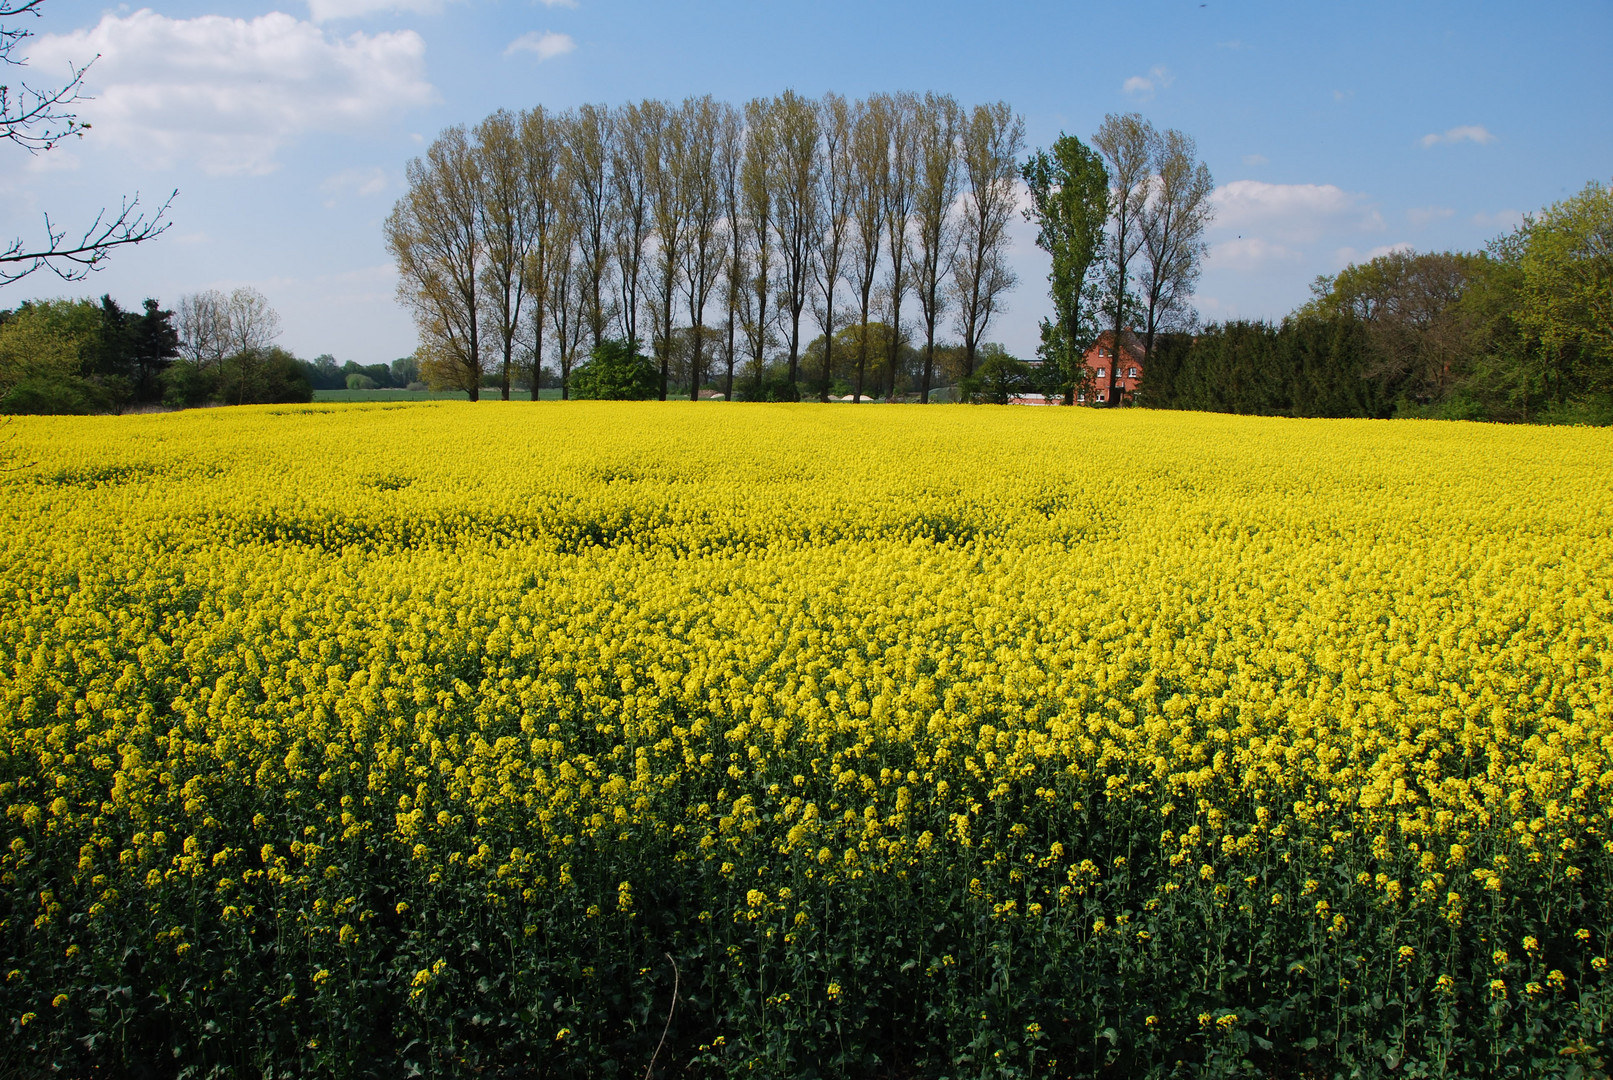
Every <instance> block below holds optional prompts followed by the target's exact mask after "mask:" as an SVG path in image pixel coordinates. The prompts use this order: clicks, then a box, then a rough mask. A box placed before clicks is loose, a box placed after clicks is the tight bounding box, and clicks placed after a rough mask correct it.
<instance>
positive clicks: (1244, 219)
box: [1215, 180, 1384, 244]
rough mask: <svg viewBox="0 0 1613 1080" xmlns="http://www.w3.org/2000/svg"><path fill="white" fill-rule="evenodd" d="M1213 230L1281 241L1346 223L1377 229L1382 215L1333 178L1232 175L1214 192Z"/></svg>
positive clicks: (1290, 241)
mask: <svg viewBox="0 0 1613 1080" xmlns="http://www.w3.org/2000/svg"><path fill="white" fill-rule="evenodd" d="M1215 208H1216V220H1215V224H1216V227H1217V229H1218V231H1222V232H1227V231H1235V232H1237V233H1239V234H1242V235H1243V236H1250V235H1256V236H1264V237H1269V238H1271V239H1273V240H1276V241H1281V242H1282V243H1285V244H1302V243H1307V242H1310V241H1314V240H1316V239H1317V238H1319V237H1320V236H1322V235H1323V234H1324V233H1327V232H1332V231H1337V230H1340V229H1348V230H1355V231H1369V232H1370V231H1377V230H1381V229H1382V228H1383V227H1384V226H1383V217H1382V215H1381V214H1379V213H1378V211H1377V210H1376V209H1374V208H1373V207H1372V206H1370V205H1368V203H1367V197H1366V196H1365V195H1361V194H1358V193H1353V192H1348V191H1345V190H1344V189H1343V188H1340V187H1337V186H1336V185H1333V184H1267V183H1263V182H1261V181H1259V180H1234V181H1233V182H1232V183H1230V184H1224V185H1222V186H1221V187H1219V188H1217V189H1216V192H1215Z"/></svg>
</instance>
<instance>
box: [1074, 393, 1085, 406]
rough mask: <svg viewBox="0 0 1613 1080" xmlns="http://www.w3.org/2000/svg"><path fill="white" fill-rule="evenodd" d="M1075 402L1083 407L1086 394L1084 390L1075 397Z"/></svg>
mask: <svg viewBox="0 0 1613 1080" xmlns="http://www.w3.org/2000/svg"><path fill="white" fill-rule="evenodd" d="M1075 400H1076V401H1077V402H1078V403H1079V404H1082V405H1085V404H1086V403H1087V392H1086V391H1085V390H1083V391H1081V392H1080V393H1079V394H1077V395H1075Z"/></svg>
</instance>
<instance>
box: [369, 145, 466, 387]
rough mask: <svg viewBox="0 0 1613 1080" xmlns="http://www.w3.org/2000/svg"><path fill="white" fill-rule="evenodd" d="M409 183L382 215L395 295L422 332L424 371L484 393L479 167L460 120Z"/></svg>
mask: <svg viewBox="0 0 1613 1080" xmlns="http://www.w3.org/2000/svg"><path fill="white" fill-rule="evenodd" d="M408 179H409V190H408V192H407V193H406V194H405V195H404V196H403V198H401V199H399V200H398V203H397V205H396V206H394V207H393V208H392V213H391V215H390V216H389V217H388V218H387V221H386V243H387V248H388V249H389V250H390V251H391V252H392V257H393V258H394V259H395V260H396V262H397V265H398V297H399V299H400V300H401V301H402V302H403V303H404V305H405V306H407V307H408V308H409V309H410V310H411V311H412V312H413V313H414V318H415V325H416V327H417V328H418V330H419V332H420V341H421V352H422V355H421V364H420V366H421V371H422V373H423V374H424V375H425V376H426V380H427V381H428V382H430V383H433V384H434V385H437V386H442V387H452V388H455V389H459V390H463V391H465V393H466V395H467V396H468V397H469V398H470V400H472V401H475V400H476V399H477V398H478V397H479V396H480V395H481V385H482V371H483V365H484V357H483V343H482V335H481V302H480V301H481V291H480V290H481V271H482V266H483V263H484V262H485V259H486V251H485V241H484V238H483V234H482V229H481V225H480V218H481V206H482V190H481V188H482V173H481V168H480V165H479V163H478V162H477V160H476V154H475V151H474V149H473V148H472V145H471V141H470V137H469V135H468V133H467V132H466V130H465V128H464V127H463V126H454V127H450V128H448V129H446V130H445V131H443V133H442V134H441V135H439V136H437V138H436V139H435V140H434V141H433V142H432V144H431V146H430V147H429V148H428V149H427V150H426V153H425V156H424V157H419V158H415V159H414V160H413V161H411V162H410V163H409V167H408Z"/></svg>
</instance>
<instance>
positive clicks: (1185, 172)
mask: <svg viewBox="0 0 1613 1080" xmlns="http://www.w3.org/2000/svg"><path fill="white" fill-rule="evenodd" d="M1153 170H1154V179H1153V182H1152V185H1151V190H1150V192H1149V195H1148V200H1147V202H1146V203H1144V205H1143V211H1142V215H1141V217H1140V218H1139V219H1138V227H1139V228H1140V230H1141V231H1142V256H1143V269H1142V280H1141V282H1140V284H1141V298H1140V299H1141V304H1140V306H1141V308H1142V317H1143V334H1142V337H1143V371H1144V372H1145V373H1146V372H1147V370H1148V361H1149V360H1151V359H1152V358H1153V355H1154V336H1155V335H1156V334H1157V333H1158V332H1159V331H1160V330H1161V329H1174V328H1176V327H1178V326H1180V325H1183V324H1185V323H1188V322H1191V320H1192V309H1191V306H1190V304H1189V300H1190V299H1191V297H1192V295H1193V287H1194V285H1195V284H1197V282H1198V278H1199V271H1200V269H1201V268H1202V266H1203V263H1204V252H1205V248H1206V245H1205V241H1204V230H1205V229H1206V228H1208V227H1209V224H1210V222H1211V220H1212V219H1213V218H1214V216H1215V207H1214V204H1213V203H1212V202H1211V201H1210V197H1211V196H1212V195H1213V194H1214V193H1215V181H1214V180H1212V179H1211V178H1210V168H1209V166H1207V165H1205V164H1204V163H1203V162H1202V161H1200V160H1198V147H1197V145H1196V144H1195V143H1194V141H1193V140H1192V138H1191V137H1189V136H1187V135H1184V134H1182V133H1181V132H1180V131H1177V130H1175V129H1171V130H1169V131H1166V132H1165V133H1164V134H1163V135H1161V136H1160V137H1159V139H1158V140H1157V141H1156V142H1155V144H1154V164H1153Z"/></svg>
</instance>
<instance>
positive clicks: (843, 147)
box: [812, 93, 856, 402]
mask: <svg viewBox="0 0 1613 1080" xmlns="http://www.w3.org/2000/svg"><path fill="white" fill-rule="evenodd" d="M853 125H854V118H853V115H852V108H851V105H850V103H848V102H847V101H846V99H845V98H843V97H841V96H840V95H839V94H833V93H831V94H825V95H824V97H823V100H822V101H821V102H820V103H819V106H818V127H819V129H820V131H821V132H822V139H823V163H822V165H821V167H820V168H819V170H818V195H817V202H818V207H819V213H820V220H821V229H822V231H821V232H820V233H819V235H818V237H817V242H816V243H815V244H814V247H815V248H816V252H815V255H816V257H815V258H814V259H813V261H812V275H813V280H814V281H815V283H816V284H817V287H818V295H817V302H816V303H815V305H814V307H815V309H816V310H815V314H816V315H817V318H818V325H819V326H821V327H822V328H823V366H822V369H821V371H820V373H819V379H818V400H819V401H825V402H826V401H828V400H829V381H830V379H831V378H832V377H833V374H834V335H835V316H836V314H837V312H836V310H835V290H836V287H837V286H838V285H839V284H840V278H841V275H842V274H843V273H844V272H845V261H846V255H847V248H848V245H849V243H850V240H851V235H852V206H853V202H854V200H855V197H856V180H855V176H854V168H855V159H854V156H853V148H852V131H853Z"/></svg>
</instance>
